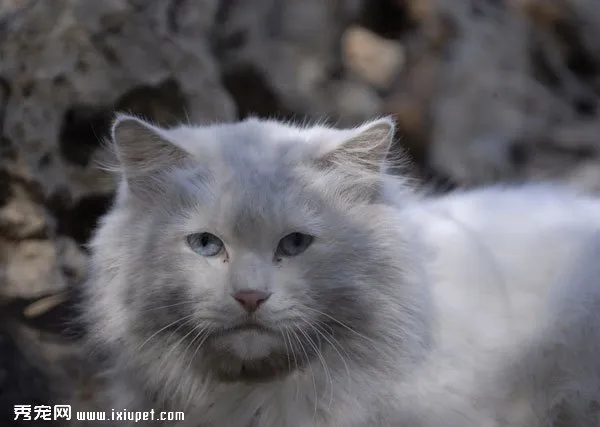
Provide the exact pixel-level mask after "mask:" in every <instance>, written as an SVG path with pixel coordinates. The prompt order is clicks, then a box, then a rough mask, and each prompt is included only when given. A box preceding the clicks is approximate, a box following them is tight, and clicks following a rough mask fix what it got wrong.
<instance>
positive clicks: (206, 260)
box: [85, 117, 600, 427]
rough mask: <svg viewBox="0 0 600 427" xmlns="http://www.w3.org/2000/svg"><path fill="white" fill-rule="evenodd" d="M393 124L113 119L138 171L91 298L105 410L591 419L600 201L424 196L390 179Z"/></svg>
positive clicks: (350, 421)
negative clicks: (170, 125) (303, 125)
mask: <svg viewBox="0 0 600 427" xmlns="http://www.w3.org/2000/svg"><path fill="white" fill-rule="evenodd" d="M392 130H393V129H392V125H391V122H390V121H389V120H386V119H382V120H379V121H375V122H372V123H368V124H365V125H364V126H362V127H360V128H357V129H353V130H345V131H337V130H333V129H327V128H322V127H316V128H308V129H300V128H295V127H291V126H286V125H282V124H279V123H276V122H261V121H256V120H250V121H247V122H242V123H239V124H235V125H221V126H213V127H208V128H186V127H183V128H178V129H175V130H171V131H163V130H160V129H156V128H152V127H149V126H148V125H146V124H144V123H142V122H140V121H138V120H136V119H132V118H127V117H122V118H121V119H120V120H118V121H117V123H116V125H115V127H114V139H115V142H116V147H117V152H118V154H119V157H120V160H121V162H122V172H123V176H124V179H123V182H122V184H121V187H120V191H119V195H118V198H117V202H116V206H115V207H114V209H113V210H112V211H111V212H110V213H109V214H108V215H107V216H106V217H105V218H104V220H103V223H102V225H101V227H100V229H99V230H98V233H97V234H96V236H95V237H94V240H93V242H92V248H93V257H92V274H91V279H90V282H89V284H88V287H87V289H86V297H87V298H86V305H85V307H86V316H87V317H86V319H87V321H88V322H90V325H91V326H92V334H91V337H92V339H93V342H94V343H95V344H96V345H97V346H100V347H103V348H107V349H108V353H109V356H110V358H109V360H110V362H111V366H112V370H111V371H110V372H109V374H108V375H109V378H110V379H112V381H113V384H114V389H113V392H112V405H113V406H112V407H113V408H115V409H117V408H119V407H126V408H127V409H128V410H141V411H145V410H149V409H150V408H156V409H158V408H164V409H171V410H183V411H185V413H186V422H185V423H184V424H182V425H185V426H202V427H213V426H214V427H217V426H231V427H275V426H277V427H279V426H281V427H396V426H398V427H402V426H407V427H408V426H411V427H413V426H414V427H419V426H422V427H442V426H444V427H446V426H448V427H468V426H473V427H475V426H498V427H500V426H511V427H525V426H527V427H532V426H534V427H535V426H540V427H542V426H546V425H548V426H551V425H553V423H554V420H551V419H544V417H545V416H546V415H545V414H549V416H550V415H551V416H554V415H555V414H554V412H555V411H557V412H561V416H563V415H564V414H565V413H566V414H568V415H569V416H570V417H571V418H572V419H575V418H573V417H576V416H579V415H580V414H581V413H583V412H584V410H585V411H587V410H588V409H589V408H590V407H591V402H592V401H594V400H595V399H596V398H597V396H598V393H599V387H600V366H598V363H599V362H598V361H597V360H596V359H600V357H598V358H594V357H593V355H595V354H600V349H599V346H600V331H599V329H600V320H599V319H598V316H599V315H598V314H597V313H599V312H600V310H599V309H598V305H600V285H599V284H598V283H599V282H598V280H597V276H595V275H594V274H592V273H595V272H596V270H600V268H599V267H597V266H596V265H597V264H598V262H594V258H593V257H591V258H592V259H591V260H590V255H589V254H597V255H598V258H597V259H600V237H597V236H595V235H596V234H598V231H600V202H599V201H597V200H594V199H591V198H585V197H583V196H576V195H574V194H572V193H570V192H569V191H568V190H564V189H561V188H559V187H552V186H547V187H543V186H535V187H524V188H521V189H502V188H488V189H485V190H476V191H472V192H466V193H462V194H454V195H450V196H446V197H443V198H438V199H431V200H426V199H419V198H417V197H415V196H414V195H412V194H411V192H410V190H409V189H408V188H407V185H406V183H404V182H402V181H401V180H399V179H397V178H393V177H388V176H384V175H382V174H381V173H380V169H379V165H380V163H381V162H382V161H383V159H384V157H385V155H386V153H387V149H388V148H389V144H390V142H391V135H392ZM198 233H200V234H198ZM206 233H212V234H211V235H210V236H212V237H210V236H209V237H207V235H206ZM188 236H196V237H193V238H192V239H191V240H190V239H189V237H188ZM198 236H200V237H198ZM215 236H217V237H215ZM290 236H292V238H291V240H290ZM307 236H308V237H307ZM186 239H187V240H186ZM190 248H192V249H193V250H192V249H190ZM594 251H595V252H594ZM582 272H584V273H585V274H583V273H582ZM599 272H600V271H599ZM249 291H252V292H251V294H252V295H253V298H254V299H252V300H249V299H248V298H249V297H248V295H249ZM584 291H585V292H584ZM242 294H243V295H242ZM257 295H259V296H260V299H256V298H258V297H256V296H257ZM232 297H233V298H232ZM257 301H258V302H257ZM586 304H587V305H586ZM240 305H241V307H240ZM573 307H575V308H573ZM565 313H567V314H568V315H569V317H568V318H569V322H567V323H564V322H563V321H562V320H561V319H564V316H566V315H567V314H565ZM557 316H558V318H559V320H560V321H557V320H556V319H557ZM248 322H251V324H249V323H248ZM561 328H562V329H561ZM556 363H558V365H556ZM565 363H566V364H568V366H565ZM571 364H573V366H575V367H576V368H571ZM561 370H564V371H561ZM567 371H568V374H569V375H566V374H565V376H564V377H560V378H558V379H559V380H560V381H554V382H552V381H551V380H557V377H556V375H557V374H561V375H562V374H563V373H565V372H567ZM540 381H550V383H551V384H550V385H548V384H545V383H544V384H542V383H540ZM549 393H550V394H551V396H550V395H549ZM577 393H579V394H577ZM563 397H564V398H569V399H571V402H570V403H569V402H567V404H564V403H561V401H560V399H562V398H563ZM550 398H551V399H550ZM552 399H558V400H557V402H554V401H553V400H552ZM574 404H581V405H582V408H583V409H581V408H579V407H576V406H573V405H574ZM576 421H577V422H578V424H577V423H576V424H575V425H578V426H579V425H582V426H583V425H587V424H582V423H583V422H592V421H591V419H590V420H587V419H586V420H584V419H583V418H579V419H576ZM596 422H597V421H596ZM557 425H558V424H557ZM589 425H593V424H589Z"/></svg>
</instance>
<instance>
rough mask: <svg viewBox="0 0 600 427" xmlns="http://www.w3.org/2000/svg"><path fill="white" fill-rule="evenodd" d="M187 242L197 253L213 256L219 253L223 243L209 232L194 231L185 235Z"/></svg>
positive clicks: (223, 245)
mask: <svg viewBox="0 0 600 427" xmlns="http://www.w3.org/2000/svg"><path fill="white" fill-rule="evenodd" d="M187 243H188V245H189V246H190V248H191V249H192V250H193V251H194V252H196V253H197V254H198V255H202V256H204V257H213V256H217V255H219V254H220V253H221V251H222V250H223V248H224V247H225V244H224V243H223V241H222V240H221V239H219V238H218V237H217V236H215V235H214V234H211V233H194V234H190V235H189V236H187Z"/></svg>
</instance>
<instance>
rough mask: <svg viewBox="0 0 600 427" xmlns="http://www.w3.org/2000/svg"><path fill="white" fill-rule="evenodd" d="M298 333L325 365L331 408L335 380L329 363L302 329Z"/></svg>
mask: <svg viewBox="0 0 600 427" xmlns="http://www.w3.org/2000/svg"><path fill="white" fill-rule="evenodd" d="M307 324H308V325H309V326H310V323H308V322H307ZM298 332H300V333H301V334H302V335H304V337H305V338H306V340H307V341H308V343H309V344H310V346H311V347H312V348H313V350H314V351H315V353H316V354H317V357H318V358H319V360H320V362H321V365H323V370H324V371H325V376H326V377H327V382H328V383H329V405H328V407H329V408H331V404H332V403H333V380H332V379H331V373H330V372H329V369H328V367H327V362H326V361H325V358H324V357H323V355H322V353H321V351H320V350H319V348H318V347H317V346H316V345H315V343H314V342H313V340H312V339H311V338H310V336H309V335H308V334H307V333H306V332H305V331H303V330H302V329H298Z"/></svg>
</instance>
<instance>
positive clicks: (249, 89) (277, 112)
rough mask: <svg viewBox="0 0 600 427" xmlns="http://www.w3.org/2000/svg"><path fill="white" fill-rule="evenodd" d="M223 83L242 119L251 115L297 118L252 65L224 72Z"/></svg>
mask: <svg viewBox="0 0 600 427" xmlns="http://www.w3.org/2000/svg"><path fill="white" fill-rule="evenodd" d="M222 83H223V85H224V86H225V88H226V89H227V91H228V92H229V94H230V95H231V96H232V97H233V100H234V101H235V103H236V105H237V107H238V117H239V118H240V119H244V118H246V117H248V116H249V115H255V116H258V117H270V118H272V117H275V118H279V119H283V118H289V117H293V116H295V114H294V112H292V111H290V110H288V109H287V108H286V107H285V106H284V105H283V103H282V102H281V100H280V99H279V98H278V97H277V95H276V93H275V91H274V90H273V89H272V88H271V87H270V85H269V84H268V82H267V80H266V78H265V76H263V75H262V74H261V73H260V72H259V71H258V70H256V69H255V68H253V67H251V66H250V65H246V66H238V67H235V69H232V70H229V71H226V72H224V73H223V75H222Z"/></svg>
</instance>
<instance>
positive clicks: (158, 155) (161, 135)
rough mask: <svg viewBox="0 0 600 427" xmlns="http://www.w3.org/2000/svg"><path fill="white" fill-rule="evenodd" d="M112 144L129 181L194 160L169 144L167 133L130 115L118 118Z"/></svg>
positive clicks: (114, 123) (181, 149)
mask: <svg viewBox="0 0 600 427" xmlns="http://www.w3.org/2000/svg"><path fill="white" fill-rule="evenodd" d="M112 140H113V143H114V145H115V149H116V153H117V156H118V158H119V162H120V163H121V167H122V170H123V173H124V175H125V178H126V179H135V178H143V177H144V176H148V175H152V174H153V173H154V172H157V171H160V170H161V169H166V168H169V167H173V166H176V165H178V164H181V163H182V162H184V161H185V160H186V159H188V158H190V157H191V155H190V154H189V153H188V152H187V151H185V150H184V149H183V148H181V147H179V146H177V145H176V144H175V143H173V142H172V141H170V140H169V137H168V136H167V132H165V130H163V129H160V128H158V127H156V126H153V125H151V124H150V123H147V122H145V121H143V120H141V119H139V118H137V117H133V116H129V115H126V114H118V115H117V116H116V118H115V121H114V122H113V125H112Z"/></svg>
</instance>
